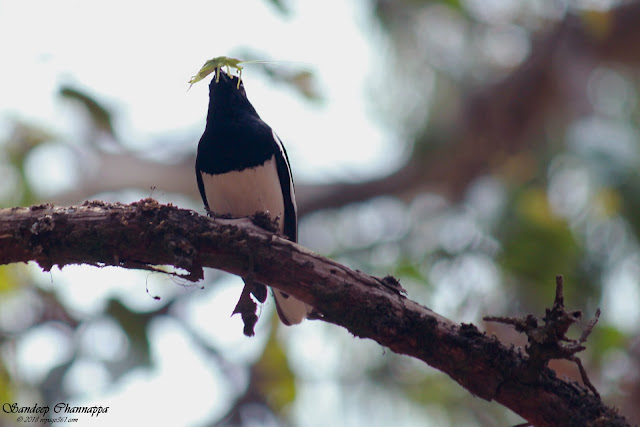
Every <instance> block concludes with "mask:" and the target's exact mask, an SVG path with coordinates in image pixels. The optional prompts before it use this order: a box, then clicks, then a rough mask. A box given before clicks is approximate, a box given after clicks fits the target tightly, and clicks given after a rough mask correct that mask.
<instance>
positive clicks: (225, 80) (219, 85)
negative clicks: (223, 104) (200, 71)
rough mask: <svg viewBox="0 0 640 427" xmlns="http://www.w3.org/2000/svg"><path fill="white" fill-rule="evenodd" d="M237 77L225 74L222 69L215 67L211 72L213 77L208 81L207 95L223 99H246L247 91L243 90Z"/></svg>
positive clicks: (242, 85)
mask: <svg viewBox="0 0 640 427" xmlns="http://www.w3.org/2000/svg"><path fill="white" fill-rule="evenodd" d="M238 80H239V77H236V76H233V75H230V74H227V73H226V72H225V71H224V70H221V69H216V70H215V71H214V73H213V79H212V80H211V83H209V96H210V97H211V99H212V100H213V99H214V98H216V99H220V100H221V101H224V100H227V101H229V100H235V99H240V98H244V99H245V100H246V99H247V93H246V92H245V91H244V84H243V83H242V80H240V82H238Z"/></svg>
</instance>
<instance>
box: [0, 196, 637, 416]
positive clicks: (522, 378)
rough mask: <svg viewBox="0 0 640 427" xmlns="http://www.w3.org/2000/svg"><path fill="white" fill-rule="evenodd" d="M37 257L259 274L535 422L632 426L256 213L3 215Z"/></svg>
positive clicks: (392, 285) (0, 248) (27, 254)
mask: <svg viewBox="0 0 640 427" xmlns="http://www.w3.org/2000/svg"><path fill="white" fill-rule="evenodd" d="M27 261H36V262H38V264H39V265H40V266H41V267H42V268H43V269H45V270H48V269H50V268H51V267H52V266H54V265H58V266H60V267H63V266H65V265H68V264H81V263H82V264H90V265H98V266H102V265H114V266H122V267H126V268H153V266H157V265H166V264H168V265H173V266H176V267H178V268H181V269H184V270H186V271H187V272H188V273H187V274H186V278H188V279H190V280H198V279H200V278H202V276H203V270H202V267H212V268H217V269H220V270H224V271H227V272H229V273H233V274H238V275H241V276H244V277H252V278H254V279H256V280H259V281H260V282H263V283H266V284H269V285H272V286H274V287H277V288H279V289H281V290H283V291H286V292H287V293H289V294H291V295H293V296H295V297H296V298H298V299H301V300H303V301H305V302H307V303H310V304H312V305H313V306H314V307H316V308H317V311H318V313H317V317H318V318H321V319H322V320H324V321H327V322H330V323H334V324H336V325H340V326H342V327H344V328H346V329H347V330H349V331H350V332H351V333H352V334H354V335H355V336H358V337H361V338H370V339H373V340H375V341H377V342H378V343H379V344H380V345H382V346H385V347H388V348H389V349H391V350H392V351H394V352H396V353H400V354H406V355H409V356H412V357H415V358H417V359H420V360H422V361H424V362H425V363H427V364H429V365H430V366H432V367H434V368H436V369H439V370H441V371H443V372H445V373H447V374H448V375H449V376H450V377H451V378H453V379H454V380H455V381H457V382H458V383H459V384H460V385H462V386H463V387H465V388H466V389H467V390H469V391H470V392H471V393H473V394H474V395H476V396H478V397H481V398H483V399H486V400H495V401H497V402H499V403H501V404H502V405H504V406H506V407H508V408H510V409H511V410H513V411H514V412H516V413H518V414H520V415H521V416H522V417H523V418H525V419H526V420H528V421H529V422H531V423H532V424H534V425H537V426H560V425H561V426H568V425H580V426H583V425H608V426H609V425H628V423H627V422H626V420H625V419H624V418H623V417H621V416H620V415H618V414H617V413H616V411H615V410H614V409H611V408H609V407H607V406H605V405H604V404H603V403H602V401H601V400H600V399H599V398H597V397H596V396H594V395H593V394H591V393H589V392H588V390H587V389H585V388H583V387H581V386H580V385H578V384H576V383H567V382H564V381H562V380H560V379H558V378H556V377H555V375H554V372H553V371H551V370H550V369H548V368H543V369H542V370H541V372H540V375H539V376H538V377H537V378H534V379H532V378H531V375H530V370H529V369H527V366H528V360H527V356H526V355H524V354H523V353H522V352H520V351H519V350H516V349H514V348H507V347H505V346H503V345H502V344H501V343H500V342H499V341H498V340H497V339H496V338H495V337H493V336H487V335H486V334H484V333H482V332H480V331H479V330H478V329H477V328H476V327H475V326H474V325H471V324H457V323H455V322H452V321H451V320H448V319H446V318H444V317H442V316H440V315H438V314H437V313H434V312H433V311H431V310H429V309H428V308H426V307H424V306H421V305H420V304H418V303H416V302H414V301H412V300H410V299H408V298H407V297H405V296H404V294H403V292H402V291H401V287H400V286H399V284H398V283H397V282H396V281H395V280H394V279H392V278H384V279H379V278H376V277H373V276H369V275H367V274H364V273H362V272H359V271H354V270H351V269H349V268H348V267H345V266H343V265H341V264H338V263H337V262H335V261H332V260H330V259H327V258H324V257H322V256H319V255H317V254H315V253H313V252H311V251H309V250H307V249H305V248H303V247H301V246H298V245H296V244H295V243H292V242H289V241H288V240H286V239H283V238H280V237H278V236H275V235H273V234H271V233H270V232H268V231H265V230H263V229H261V228H259V227H257V226H256V225H254V224H253V223H252V222H251V220H249V219H233V220H231V219H215V220H213V219H210V218H208V217H204V216H201V215H198V214H197V213H195V212H193V211H189V210H184V209H178V208H176V207H173V206H167V205H160V204H158V203H157V202H156V201H155V200H152V199H145V200H141V201H139V202H136V203H133V204H131V205H124V204H106V203H103V202H86V203H85V204H84V205H82V206H72V207H53V206H51V205H39V206H32V207H30V208H12V209H3V210H0V264H8V263H14V262H27ZM87 286H90V285H89V284H88V285H87ZM230 310H231V307H230ZM238 332H239V333H240V331H238Z"/></svg>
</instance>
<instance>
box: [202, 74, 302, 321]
mask: <svg viewBox="0 0 640 427" xmlns="http://www.w3.org/2000/svg"><path fill="white" fill-rule="evenodd" d="M215 73H216V74H215V75H214V77H213V79H212V80H211V83H210V84H209V111H208V113H207V125H206V127H205V130H204V134H203V135H202V138H200V143H199V144H198V156H197V158H196V179H197V181H198V189H199V190H200V196H202V201H203V202H204V205H205V209H206V210H207V212H208V213H209V214H210V215H231V216H233V217H243V216H250V215H254V214H255V213H256V212H266V213H268V215H269V217H270V218H271V219H276V218H277V219H278V225H279V227H280V232H281V233H283V234H284V235H285V236H286V237H287V238H288V239H289V240H291V241H294V242H296V241H297V240H298V220H297V213H296V201H295V194H294V188H293V178H292V176H291V168H290V166H289V159H288V157H287V152H286V151H285V149H284V145H282V141H280V138H278V136H277V135H276V133H275V132H274V131H273V130H271V128H270V127H269V126H268V125H267V124H266V123H265V122H263V121H262V120H261V119H260V116H259V115H258V113H257V112H256V110H255V109H254V108H253V105H251V103H250V102H249V100H248V99H247V94H246V92H245V90H244V85H243V84H242V81H238V80H239V78H238V77H235V76H232V75H229V74H226V73H225V72H224V71H221V70H220V69H217V70H216V72H215ZM257 286H258V288H257V290H254V291H252V292H253V293H254V295H255V296H256V297H257V298H258V299H259V300H260V302H264V300H265V298H266V288H265V286H264V285H262V284H257ZM254 289H256V288H255V287H254ZM273 295H274V297H275V301H276V309H277V311H278V316H279V317H280V320H282V323H284V324H285V325H292V324H295V323H300V322H302V320H303V319H304V318H305V317H306V316H307V314H308V313H309V312H310V311H311V307H310V306H309V305H307V304H305V303H303V302H302V301H299V300H297V299H295V298H293V297H291V296H289V295H287V294H285V293H284V292H281V291H279V290H274V291H273Z"/></svg>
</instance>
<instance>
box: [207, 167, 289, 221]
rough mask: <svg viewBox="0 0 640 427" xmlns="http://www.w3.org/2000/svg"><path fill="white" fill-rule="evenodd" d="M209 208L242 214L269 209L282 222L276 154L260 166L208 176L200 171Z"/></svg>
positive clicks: (218, 211)
mask: <svg viewBox="0 0 640 427" xmlns="http://www.w3.org/2000/svg"><path fill="white" fill-rule="evenodd" d="M202 182H203V184H204V188H205V193H206V194H207V202H208V203H209V210H210V211H211V212H213V213H215V214H218V215H231V216H233V217H244V216H251V215H254V214H255V213H256V212H268V213H269V216H270V217H271V218H272V219H275V218H276V217H279V218H280V220H279V224H280V230H281V231H282V229H283V225H284V200H283V197H282V189H281V188H280V179H279V177H278V169H277V167H276V160H275V156H272V157H271V159H269V160H267V161H266V162H265V163H264V164H262V165H261V166H257V167H254V168H248V169H243V170H241V171H232V172H227V173H224V174H217V175H210V174H208V173H202Z"/></svg>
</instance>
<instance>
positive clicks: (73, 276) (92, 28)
mask: <svg viewBox="0 0 640 427" xmlns="http://www.w3.org/2000/svg"><path fill="white" fill-rule="evenodd" d="M290 3H291V6H292V8H293V15H292V16H291V19H287V18H286V17H285V18H283V17H281V16H280V14H278V13H276V12H275V11H274V10H272V7H271V6H270V5H269V2H268V1H266V0H252V1H248V0H233V1H211V0H202V1H198V0H186V1H182V2H143V1H141V2H131V1H128V0H126V1H125V0H114V1H111V2H87V1H83V0H75V1H73V0H67V1H56V2H51V1H48V0H33V1H29V0H25V1H4V2H1V3H0V40H2V42H0V57H2V62H3V71H2V79H0V137H2V136H3V135H2V133H3V132H6V131H7V127H6V124H7V123H6V122H5V123H3V122H2V120H3V118H5V117H14V118H15V117H17V118H21V119H24V120H25V121H28V122H36V123H40V124H42V125H43V126H44V127H45V128H49V129H53V130H55V132H56V133H57V134H59V135H61V136H62V137H63V138H65V137H66V138H73V137H74V136H75V135H76V134H77V128H78V123H77V122H75V120H76V118H75V117H74V116H73V115H72V114H70V113H69V111H68V110H67V109H66V107H65V106H64V104H63V103H61V101H60V99H59V98H57V97H56V96H55V94H56V92H57V89H58V88H59V86H60V85H61V84H65V83H72V84H74V85H76V86H79V87H82V88H86V89H88V90H89V91H90V93H92V94H94V95H96V96H97V97H98V99H101V100H103V101H104V102H106V103H107V105H109V106H110V107H112V108H113V109H114V110H115V111H116V112H117V113H118V114H119V116H118V120H117V122H116V125H117V127H118V130H119V131H120V132H119V133H120V135H123V136H124V138H125V140H124V141H123V143H124V144H125V145H126V146H129V147H131V148H133V149H136V150H139V149H140V148H141V147H146V148H147V149H153V145H152V144H153V143H154V141H156V140H157V138H158V137H159V136H162V135H163V134H166V133H169V132H172V131H175V130H177V129H178V130H179V129H189V128H192V129H202V128H203V127H204V120H205V117H206V107H207V95H208V86H207V82H208V79H207V81H205V82H201V83H199V84H196V85H195V86H194V87H193V88H192V89H191V90H190V91H188V92H187V88H188V84H187V81H188V79H189V78H190V77H191V76H192V75H193V74H195V73H196V71H198V69H199V67H200V66H201V65H202V64H203V63H204V61H205V60H207V59H209V58H211V57H214V56H219V55H230V54H232V53H233V51H234V49H235V48H242V47H249V48H251V49H252V50H254V51H256V52H264V53H265V54H266V55H268V58H270V59H280V60H283V61H295V62H299V63H301V64H302V66H303V67H308V68H309V69H310V70H312V71H314V73H315V75H316V77H317V79H318V82H319V87H320V91H321V93H322V95H323V97H324V98H325V99H326V102H325V103H324V104H323V105H321V106H314V105H310V104H308V103H306V102H305V101H303V100H301V99H299V97H297V96H295V95H293V94H292V92H291V91H290V90H289V89H287V88H286V87H284V86H277V85H276V86H273V85H271V84H270V82H269V81H267V80H265V79H264V78H263V77H262V76H261V74H260V73H259V72H255V73H254V72H252V70H251V65H247V66H246V68H245V71H244V73H243V77H244V81H245V87H246V89H247V93H248V95H249V98H250V99H251V101H252V103H253V104H254V106H255V107H256V109H257V110H258V112H259V113H260V114H261V116H262V117H263V119H264V120H265V121H266V122H267V123H269V124H270V125H271V126H272V127H273V128H274V129H275V130H276V131H277V132H278V134H279V135H280V137H281V138H282V139H283V140H284V141H285V144H286V146H287V149H288V151H289V156H290V158H291V161H292V165H293V169H294V174H296V176H297V177H298V178H303V179H304V178H307V179H332V178H335V177H340V178H342V179H351V178H353V179H357V177H358V176H363V175H364V176H367V175H378V174H380V170H389V169H391V168H392V167H393V165H395V163H397V161H398V156H397V155H393V154H392V153H393V152H392V151H391V150H390V147H392V146H393V144H394V142H395V141H393V140H392V139H391V136H390V132H386V131H385V130H384V129H382V128H381V127H380V126H378V125H376V121H375V118H372V117H371V116H370V115H368V112H369V111H370V110H371V108H368V107H367V105H366V103H365V100H366V99H367V98H369V99H371V92H370V89H369V88H368V86H367V76H368V74H367V73H369V72H370V70H371V68H372V65H373V64H374V62H381V61H384V60H383V59H381V58H382V54H381V52H380V50H382V49H381V48H380V46H381V42H380V41H376V40H375V39H374V38H373V36H372V35H370V34H363V32H362V27H363V26H362V25H361V23H363V22H365V20H366V19H368V17H367V14H368V13H369V12H368V11H366V10H364V5H363V3H364V2H362V1H360V2H345V1H342V0H329V1H323V2H290ZM283 66H286V64H285V65H283ZM196 144H197V141H194V150H195V148H196ZM45 157H46V160H47V161H48V163H49V165H51V164H54V165H58V167H57V170H54V171H53V172H51V173H52V177H51V180H52V182H58V181H55V179H60V180H61V181H60V182H61V183H64V182H65V177H64V176H62V178H60V177H57V178H56V176H57V175H56V174H64V172H63V171H64V170H65V169H68V168H65V167H64V166H63V165H66V164H67V163H65V162H64V159H63V158H59V159H56V158H55V157H56V155H53V156H50V155H47V156H45ZM381 168H383V169H381ZM39 173H46V171H45V169H41V170H40V171H39ZM67 182H68V178H67ZM40 277H41V283H42V285H43V286H44V287H48V288H51V289H54V290H56V291H57V292H59V293H60V294H61V295H62V299H63V300H64V301H65V302H66V303H67V304H68V305H69V306H70V307H71V309H72V310H77V311H78V312H81V313H82V312H85V313H86V312H91V311H93V310H95V309H98V308H101V307H102V306H103V305H104V304H105V303H106V301H107V299H108V298H109V297H112V296H118V297H119V298H121V299H122V300H123V301H124V302H125V303H126V304H129V305H130V306H132V307H135V308H138V309H145V308H149V307H151V306H153V305H154V304H157V303H156V302H155V301H154V300H153V299H152V298H151V297H150V296H149V295H147V293H146V292H145V285H147V284H148V285H149V288H150V293H151V294H152V295H156V294H159V295H161V296H163V297H164V298H168V297H170V296H171V295H173V294H174V293H176V292H178V293H184V292H193V298H191V299H190V300H189V302H188V303H185V304H184V307H182V309H183V310H184V312H185V313H187V315H186V316H185V317H186V318H187V321H188V322H189V324H191V325H193V326H196V327H198V326H201V325H218V327H216V328H200V329H201V332H202V333H203V338H204V339H205V340H208V341H210V342H212V343H215V345H216V346H218V347H219V348H220V350H221V351H225V352H236V353H238V354H237V356H238V357H237V358H236V360H239V361H242V360H250V359H251V358H252V357H254V356H253V355H255V353H256V350H257V349H258V348H259V347H260V345H262V341H261V338H259V337H257V338H253V339H251V340H250V339H246V338H244V337H243V336H242V335H241V329H242V327H241V324H240V320H239V319H238V318H237V317H234V318H229V313H230V311H231V308H232V306H233V304H234V302H235V300H236V299H237V297H238V293H239V291H240V284H239V283H238V282H239V279H236V278H229V279H228V280H225V283H226V285H220V287H219V288H217V289H216V291H213V292H206V291H200V290H199V289H197V288H191V289H184V288H182V287H180V286H177V285H176V284H175V283H174V282H173V281H171V280H166V279H162V278H158V277H157V275H153V277H150V275H149V274H148V273H142V272H135V271H126V270H120V269H102V270H98V269H94V268H86V267H68V268H66V269H65V270H64V271H62V272H60V271H59V270H56V269H54V270H53V271H52V273H50V274H49V273H42V274H41V275H40ZM265 310H267V313H265V314H269V313H270V311H271V310H272V307H271V305H267V306H266V308H265ZM323 327H324V326H323V325H318V324H314V323H312V322H306V323H305V324H303V325H301V326H298V327H295V328H291V329H287V330H286V331H284V334H285V335H288V336H291V337H292V339H291V340H290V342H291V343H295V342H296V338H295V336H296V335H297V336H298V337H304V338H305V339H304V340H303V341H301V342H303V343H304V348H317V346H318V345H319V342H314V340H313V339H310V338H309V337H310V336H314V334H306V333H305V331H306V330H315V331H316V332H315V335H319V336H322V335H323V334H322V333H319V332H318V331H321V330H322V328H323ZM293 329H295V330H293ZM119 333H120V332H118V330H117V328H114V327H113V325H111V324H109V322H106V321H105V322H102V323H101V322H97V323H95V324H92V325H90V326H89V329H88V332H86V333H84V335H82V336H83V337H84V338H82V339H84V340H85V341H86V343H85V344H84V351H85V352H87V354H88V355H90V357H88V358H86V359H87V361H85V362H83V363H82V364H78V365H77V366H74V368H73V369H72V371H71V374H70V375H69V378H68V381H67V386H68V387H69V389H70V390H75V391H81V392H84V393H86V396H87V397H86V399H85V400H84V401H83V402H76V404H83V405H85V404H86V405H103V406H109V407H110V408H109V413H108V414H105V415H101V416H99V417H98V418H94V419H91V420H90V421H89V420H84V417H85V416H82V418H81V421H83V424H84V423H85V422H86V423H90V424H91V425H92V426H99V425H109V426H112V425H142V424H144V425H197V424H198V422H202V421H203V420H204V418H203V417H207V416H209V415H211V413H212V411H222V410H224V409H225V405H226V403H228V401H229V399H230V397H231V396H230V394H229V393H228V392H225V387H229V384H224V377H223V376H221V375H220V374H216V372H215V369H211V366H212V365H214V363H212V361H211V360H209V359H208V358H207V356H206V355H204V354H201V353H200V352H199V351H198V350H197V347H195V346H193V345H191V344H190V338H189V336H187V335H186V334H185V333H184V330H183V329H182V327H181V325H179V324H177V323H176V322H175V321H172V320H169V319H164V320H158V321H157V322H154V323H153V324H152V326H151V337H152V357H153V360H154V364H155V366H154V368H153V369H152V370H148V371H147V370H144V371H141V370H139V371H135V372H131V373H130V374H128V375H127V376H125V377H124V378H123V379H122V381H120V382H119V383H117V384H116V387H115V388H114V389H105V388H104V385H105V384H108V377H109V374H108V372H106V371H105V370H104V368H102V367H101V364H100V363H98V361H99V360H100V358H102V357H108V354H109V352H110V351H114V350H113V347H112V346H109V345H106V346H105V345H104V343H105V342H107V343H114V344H113V345H114V346H115V348H116V349H117V348H120V347H118V345H121V343H122V342H123V340H122V337H119V335H118V334H119ZM259 335H260V330H259V329H258V336H259ZM70 339H72V337H71V335H70V332H69V331H65V330H58V329H56V328H49V327H43V328H40V329H36V330H35V331H34V332H33V333H31V334H29V335H28V336H27V337H25V339H24V340H22V341H20V342H19V343H18V345H17V347H16V349H15V352H16V354H15V356H16V359H17V366H18V369H19V372H20V373H21V374H22V375H23V376H24V378H25V380H26V381H37V380H38V379H39V378H41V376H42V375H44V373H45V372H46V371H47V370H48V369H49V368H50V367H51V366H55V365H56V364H58V363H60V362H61V361H64V360H65V359H66V358H67V357H68V354H66V353H65V352H64V351H63V350H60V349H64V348H65V343H68V342H69V340H70ZM83 342H84V341H83ZM118 343H120V344H118ZM292 345H295V344H292ZM321 345H322V348H323V351H324V353H326V352H329V353H330V354H337V353H336V351H338V350H337V348H336V349H334V350H332V349H331V343H330V341H329V342H328V341H323V342H321ZM42 348H49V349H59V350H56V351H47V352H43V351H42ZM304 348H300V349H299V350H298V351H294V352H293V354H294V355H295V358H294V360H293V363H294V365H295V366H297V367H298V369H299V370H300V371H301V372H300V374H301V375H303V376H304V375H305V372H304V371H305V370H307V371H308V366H313V364H315V365H318V364H320V363H322V366H323V369H324V370H326V371H328V372H330V371H331V370H332V369H337V367H336V364H335V363H332V362H331V361H332V360H334V359H332V358H328V359H327V358H322V359H321V360H320V359H318V352H315V351H304ZM332 351H333V353H332ZM234 354H235V353H234ZM92 358H93V359H92ZM91 360H96V362H91ZM305 366H307V367H306V368H305ZM307 375H309V372H307ZM302 392H303V393H304V390H303V391H302ZM309 393H311V394H309ZM310 395H313V391H307V393H306V396H310ZM323 396H324V398H327V399H330V398H331V395H327V394H326V393H324V395H323ZM19 403H20V404H22V403H24V404H25V405H26V404H32V403H33V402H31V401H29V402H27V401H24V402H22V401H20V402H19ZM306 411H307V410H305V409H300V408H297V409H296V408H294V414H297V417H298V418H299V419H298V421H300V422H301V423H302V424H307V425H312V421H311V420H312V419H315V420H317V421H319V420H320V419H324V420H326V418H317V417H314V418H312V419H306V420H304V419H303V418H300V417H304V415H305V413H306ZM318 411H320V408H318ZM317 415H320V414H317ZM325 415H326V414H325ZM309 423H311V424H309Z"/></svg>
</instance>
